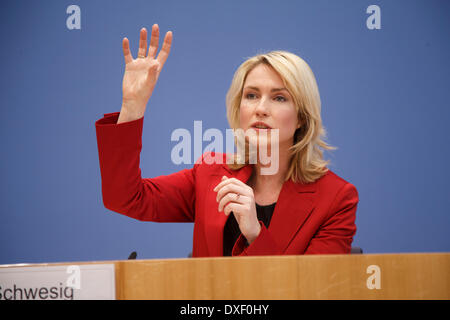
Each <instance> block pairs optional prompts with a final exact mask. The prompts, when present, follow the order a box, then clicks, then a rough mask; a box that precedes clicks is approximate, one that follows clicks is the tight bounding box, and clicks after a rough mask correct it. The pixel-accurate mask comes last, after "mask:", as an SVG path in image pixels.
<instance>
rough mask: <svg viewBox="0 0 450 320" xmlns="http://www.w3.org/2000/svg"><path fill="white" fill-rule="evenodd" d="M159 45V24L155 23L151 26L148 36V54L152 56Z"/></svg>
mask: <svg viewBox="0 0 450 320" xmlns="http://www.w3.org/2000/svg"><path fill="white" fill-rule="evenodd" d="M158 45H159V26H158V25H157V24H156V23H155V24H154V25H153V26H152V35H151V37H150V47H149V48H148V56H149V57H150V58H154V57H155V55H156V51H158Z"/></svg>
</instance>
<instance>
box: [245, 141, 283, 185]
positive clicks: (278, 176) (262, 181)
mask: <svg viewBox="0 0 450 320" xmlns="http://www.w3.org/2000/svg"><path fill="white" fill-rule="evenodd" d="M290 146H291V145H290ZM290 146H288V147H290ZM288 147H285V148H281V146H280V149H279V157H278V159H274V160H273V161H278V170H277V172H276V173H274V174H270V175H267V174H262V173H261V170H262V169H263V168H268V167H270V166H271V165H273V164H272V163H269V164H262V163H260V162H259V161H258V162H257V163H256V164H255V165H254V166H253V173H252V176H251V177H250V181H249V182H250V186H251V187H252V188H253V190H254V191H255V192H258V191H260V190H267V189H269V190H274V191H275V190H278V189H281V187H282V186H283V184H284V182H285V179H286V175H287V172H288V170H289V164H290V156H289V151H288ZM271 161H272V160H271Z"/></svg>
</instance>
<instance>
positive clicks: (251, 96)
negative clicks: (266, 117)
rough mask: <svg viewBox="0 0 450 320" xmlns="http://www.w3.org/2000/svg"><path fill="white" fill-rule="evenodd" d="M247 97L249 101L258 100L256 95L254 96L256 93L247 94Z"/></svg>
mask: <svg viewBox="0 0 450 320" xmlns="http://www.w3.org/2000/svg"><path fill="white" fill-rule="evenodd" d="M245 97H246V98H247V99H254V98H256V94H254V93H247V94H246V95H245Z"/></svg>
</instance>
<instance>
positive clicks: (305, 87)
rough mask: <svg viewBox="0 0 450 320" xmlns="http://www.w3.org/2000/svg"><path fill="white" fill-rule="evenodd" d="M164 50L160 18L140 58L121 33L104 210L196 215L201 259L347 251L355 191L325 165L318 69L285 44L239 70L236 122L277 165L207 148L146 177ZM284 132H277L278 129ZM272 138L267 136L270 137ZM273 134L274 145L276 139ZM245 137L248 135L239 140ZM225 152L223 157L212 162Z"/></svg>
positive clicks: (231, 112)
mask: <svg viewBox="0 0 450 320" xmlns="http://www.w3.org/2000/svg"><path fill="white" fill-rule="evenodd" d="M172 37H173V36H172V32H170V31H169V32H167V33H166V35H165V38H164V43H163V46H162V49H161V51H160V52H159V54H158V56H157V57H155V56H156V52H157V49H158V42H159V28H158V25H156V24H155V25H153V27H152V35H151V40H150V46H149V48H148V52H147V31H146V30H145V29H142V30H141V32H140V41H139V52H138V57H137V58H136V59H133V57H132V56H131V53H130V49H129V42H128V39H126V38H124V40H123V51H124V57H125V63H126V66H125V74H124V78H123V104H122V109H121V111H120V113H119V112H115V113H109V114H105V115H104V117H103V118H102V119H100V120H98V121H97V122H96V132H97V143H98V148H99V159H100V169H101V176H102V194H103V203H104V205H105V207H106V208H108V209H110V210H112V211H115V212H118V213H121V214H125V215H127V216H130V217H132V218H135V219H139V220H144V221H155V222H195V224H194V240H193V256H194V257H208V256H222V255H232V256H238V255H279V254H313V253H322V254H331V253H349V252H350V249H351V243H352V240H353V236H354V234H355V232H356V226H355V214H356V208H357V203H358V194H357V191H356V188H355V187H354V186H353V185H352V184H350V183H348V182H346V181H345V180H343V179H342V178H340V177H338V176H337V175H335V174H334V173H333V172H331V171H330V170H329V169H327V168H326V165H327V162H326V161H324V160H323V159H322V151H321V148H322V149H331V147H330V146H328V145H327V144H326V143H325V142H324V141H323V140H322V137H323V136H324V135H325V130H324V128H323V127H322V123H321V117H320V97H319V92H318V89H317V84H316V82H315V79H314V75H313V73H312V71H311V70H310V68H309V67H308V65H307V64H306V63H305V62H304V61H303V60H302V59H301V58H299V57H298V56H296V55H294V54H292V53H289V52H284V51H274V52H271V53H268V54H262V55H257V56H255V57H253V58H250V59H248V60H247V61H245V62H244V63H243V64H242V65H241V66H240V67H239V68H238V70H237V71H236V73H235V76H234V78H233V81H232V84H231V87H230V89H229V92H228V94H227V116H228V120H229V123H230V126H231V127H232V128H233V129H238V128H240V129H242V130H249V132H252V130H254V131H253V133H252V134H249V135H247V136H246V137H245V141H244V143H245V146H246V147H245V150H246V151H249V150H250V147H249V146H253V147H254V146H255V144H256V150H257V152H258V153H260V151H261V148H263V147H266V148H268V149H269V150H272V149H270V148H269V147H271V146H272V145H273V143H276V144H277V149H276V150H277V151H278V157H276V158H275V160H273V161H275V162H276V167H277V170H276V171H275V172H274V173H272V174H270V175H268V174H264V173H263V170H264V169H265V168H267V166H269V165H273V163H270V164H268V163H266V162H264V163H263V162H262V161H259V160H258V159H257V162H256V163H250V162H249V152H245V159H242V158H237V157H233V159H234V161H233V163H229V164H228V162H230V161H229V159H230V157H229V156H227V155H224V154H215V153H205V154H203V156H202V157H201V159H199V160H198V161H197V162H196V163H195V164H194V166H193V168H192V169H185V170H181V171H180V172H176V173H173V174H171V175H167V176H159V177H156V178H146V179H142V178H141V171H140V169H139V157H140V151H141V148H142V143H141V139H142V127H143V118H144V113H145V109H146V105H147V102H148V100H149V98H150V96H151V94H152V92H153V89H154V87H155V84H156V82H157V80H158V76H159V74H160V72H161V69H162V67H163V66H164V63H165V62H166V59H167V57H168V55H169V52H170V47H171V43H172ZM275 133H277V134H278V139H277V140H276V141H275V140H272V139H271V138H272V136H276V135H275ZM264 137H266V138H264ZM274 141H275V142H274ZM240 142H242V140H240ZM218 158H219V159H222V160H223V161H211V160H217V159H218Z"/></svg>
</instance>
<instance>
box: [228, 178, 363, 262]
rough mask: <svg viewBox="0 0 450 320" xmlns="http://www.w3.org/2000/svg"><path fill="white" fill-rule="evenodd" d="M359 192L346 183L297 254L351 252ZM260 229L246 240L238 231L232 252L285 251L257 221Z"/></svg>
mask: <svg viewBox="0 0 450 320" xmlns="http://www.w3.org/2000/svg"><path fill="white" fill-rule="evenodd" d="M357 204H358V192H357V190H356V188H355V187H354V186H353V185H352V184H350V183H347V184H345V185H344V186H343V187H342V188H341V190H339V192H338V193H337V195H336V197H335V199H334V201H333V203H332V204H331V207H330V210H329V214H328V215H327V216H326V218H325V220H324V222H323V223H322V225H321V226H320V227H319V229H318V230H317V232H316V233H315V235H314V236H313V237H312V239H311V240H310V242H309V244H308V246H307V248H306V250H305V252H298V254H340V253H350V251H351V244H352V241H353V236H354V235H355V233H356V225H355V218H356V208H357ZM259 223H260V225H261V233H260V234H259V235H258V237H257V238H256V239H255V240H254V241H253V242H252V244H251V245H248V244H247V241H246V239H245V237H244V236H243V235H242V234H241V235H240V236H239V238H238V240H237V241H236V243H235V245H234V247H233V250H232V255H233V256H252V255H282V254H284V252H283V251H282V249H281V248H279V246H278V245H277V243H276V241H275V240H274V239H273V236H272V235H271V233H270V231H269V230H268V229H267V228H266V227H265V226H264V224H263V223H262V222H261V221H260V222H259Z"/></svg>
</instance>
